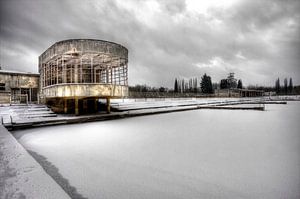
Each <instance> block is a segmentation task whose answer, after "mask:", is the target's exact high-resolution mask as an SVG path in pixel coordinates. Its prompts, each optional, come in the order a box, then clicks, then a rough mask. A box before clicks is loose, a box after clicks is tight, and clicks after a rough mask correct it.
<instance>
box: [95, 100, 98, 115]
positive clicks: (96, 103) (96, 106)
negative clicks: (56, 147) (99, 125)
mask: <svg viewBox="0 0 300 199" xmlns="http://www.w3.org/2000/svg"><path fill="white" fill-rule="evenodd" d="M94 103H95V104H94V107H95V111H96V113H97V112H98V99H95V102H94Z"/></svg>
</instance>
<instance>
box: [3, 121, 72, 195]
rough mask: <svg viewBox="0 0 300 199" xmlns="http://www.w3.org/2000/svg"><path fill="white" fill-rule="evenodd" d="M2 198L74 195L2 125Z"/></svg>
mask: <svg viewBox="0 0 300 199" xmlns="http://www.w3.org/2000/svg"><path fill="white" fill-rule="evenodd" d="M0 198H9V199H13V198H18V199H19V198H43V199H48V198H49V199H50V198H53V199H57V198H62V199H63V198H70V197H69V196H68V195H67V194H66V193H65V192H64V191H63V190H62V189H61V187H59V186H58V185H57V184H56V182H55V181H54V180H53V179H52V178H51V177H50V176H49V175H47V174H46V172H45V171H44V170H43V168H42V167H41V166H40V165H39V164H38V163H37V162H36V161H35V160H34V159H33V158H32V157H31V156H30V155H29V154H28V152H27V151H26V150H25V149H24V148H23V147H22V146H21V145H20V144H19V143H18V142H17V140H16V139H15V138H14V137H13V136H12V135H11V134H10V133H9V132H8V131H7V130H6V129H5V128H4V127H3V126H2V125H0Z"/></svg>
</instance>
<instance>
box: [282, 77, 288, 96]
mask: <svg viewBox="0 0 300 199" xmlns="http://www.w3.org/2000/svg"><path fill="white" fill-rule="evenodd" d="M283 83H284V93H285V94H287V92H288V81H287V78H284V82H283Z"/></svg>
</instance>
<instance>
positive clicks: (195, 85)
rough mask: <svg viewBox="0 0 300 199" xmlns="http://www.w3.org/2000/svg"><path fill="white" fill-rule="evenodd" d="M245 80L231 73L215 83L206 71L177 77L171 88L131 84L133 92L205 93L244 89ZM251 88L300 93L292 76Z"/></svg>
mask: <svg viewBox="0 0 300 199" xmlns="http://www.w3.org/2000/svg"><path fill="white" fill-rule="evenodd" d="M243 88H244V86H243V82H242V80H241V79H239V80H238V79H236V78H235V76H234V73H229V74H228V76H227V77H226V78H224V79H221V80H220V82H219V83H213V82H212V78H211V76H209V75H207V74H206V73H205V74H204V75H203V76H202V77H201V79H198V78H197V77H193V78H189V79H184V78H175V81H174V88H173V89H169V88H166V87H151V86H147V85H145V84H144V85H135V86H129V91H131V92H168V93H170V92H171V93H173V92H174V93H204V94H213V93H214V91H215V90H216V89H243ZM247 89H250V90H264V91H265V92H276V93H277V94H297V93H300V87H299V86H297V87H295V86H293V80H292V78H289V81H288V79H287V78H284V80H283V85H281V82H280V79H279V78H277V79H276V81H275V86H257V85H256V86H253V85H249V86H247Z"/></svg>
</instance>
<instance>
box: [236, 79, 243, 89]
mask: <svg viewBox="0 0 300 199" xmlns="http://www.w3.org/2000/svg"><path fill="white" fill-rule="evenodd" d="M237 88H239V89H243V83H242V80H241V79H239V81H238V84H237Z"/></svg>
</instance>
